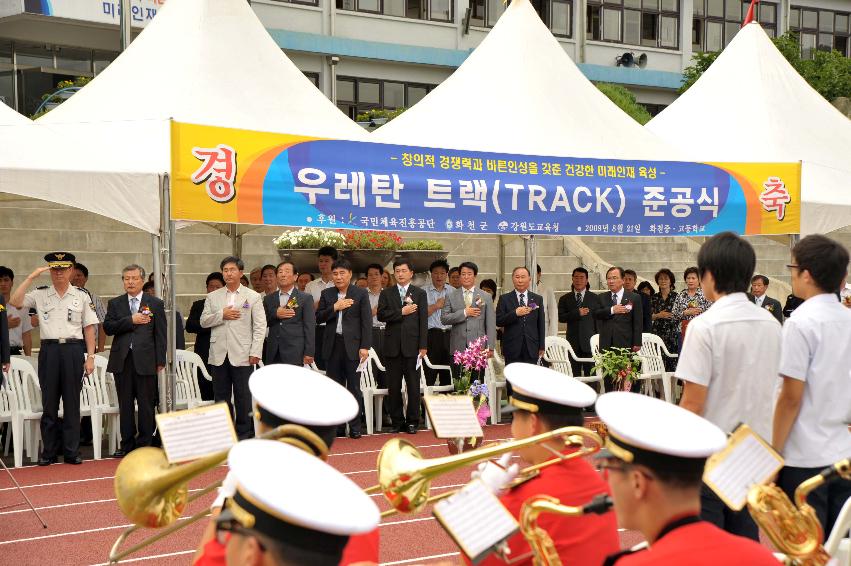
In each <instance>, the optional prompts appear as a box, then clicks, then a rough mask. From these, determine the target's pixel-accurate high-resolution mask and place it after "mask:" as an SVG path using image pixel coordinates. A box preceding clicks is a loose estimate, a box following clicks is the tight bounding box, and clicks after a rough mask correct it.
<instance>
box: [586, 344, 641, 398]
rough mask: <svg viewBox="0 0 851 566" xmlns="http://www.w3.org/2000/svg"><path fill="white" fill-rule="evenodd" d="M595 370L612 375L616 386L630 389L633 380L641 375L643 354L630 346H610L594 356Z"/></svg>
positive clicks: (607, 375)
mask: <svg viewBox="0 0 851 566" xmlns="http://www.w3.org/2000/svg"><path fill="white" fill-rule="evenodd" d="M594 361H595V365H594V370H593V371H601V372H602V373H603V376H604V377H610V378H611V379H612V381H613V382H614V384H615V387H616V388H617V389H619V390H622V391H630V390H631V389H632V382H633V381H635V380H636V379H638V378H639V377H640V376H641V356H639V355H638V352H633V351H632V350H630V349H629V348H610V349H608V350H604V351H602V352H600V353H598V354H596V355H595V356H594Z"/></svg>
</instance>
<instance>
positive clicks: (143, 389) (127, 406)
mask: <svg viewBox="0 0 851 566" xmlns="http://www.w3.org/2000/svg"><path fill="white" fill-rule="evenodd" d="M115 387H116V389H117V390H118V410H119V415H120V417H119V419H120V422H121V449H122V450H124V451H125V452H129V451H131V450H133V449H134V448H137V447H140V446H150V445H151V439H152V438H153V436H154V427H155V426H156V425H155V420H154V416H155V414H156V408H157V401H158V396H159V395H158V391H157V390H158V387H157V376H156V374H154V375H141V374H139V373H136V366H135V364H134V363H133V354H132V352H128V353H127V357H126V358H125V360H124V369H122V370H121V373H120V374H117V375H116V376H115ZM134 401H135V403H136V404H138V406H139V417H138V426H139V431H138V434H137V433H136V411H135V408H134V406H133V404H134Z"/></svg>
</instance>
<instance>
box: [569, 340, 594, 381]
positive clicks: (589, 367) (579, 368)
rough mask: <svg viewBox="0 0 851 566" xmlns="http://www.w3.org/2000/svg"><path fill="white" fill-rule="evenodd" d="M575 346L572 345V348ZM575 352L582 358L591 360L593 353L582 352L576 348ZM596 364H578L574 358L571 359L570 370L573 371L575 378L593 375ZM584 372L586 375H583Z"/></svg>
mask: <svg viewBox="0 0 851 566" xmlns="http://www.w3.org/2000/svg"><path fill="white" fill-rule="evenodd" d="M572 345H573V344H571V346H572ZM573 352H574V353H575V354H576V355H577V356H579V357H580V358H590V357H591V352H582V351H580V350H578V349H576V348H574V349H573ZM593 368H594V364H593V363H591V362H577V361H576V360H574V359H573V358H571V359H570V369H571V370H573V375H574V376H580V375H589V376H590V375H591V373H592V372H593ZM583 372H584V373H583Z"/></svg>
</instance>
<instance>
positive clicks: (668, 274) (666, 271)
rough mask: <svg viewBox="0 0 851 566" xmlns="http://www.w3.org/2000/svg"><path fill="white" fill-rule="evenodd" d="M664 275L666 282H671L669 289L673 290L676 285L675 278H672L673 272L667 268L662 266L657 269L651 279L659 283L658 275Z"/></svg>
mask: <svg viewBox="0 0 851 566" xmlns="http://www.w3.org/2000/svg"><path fill="white" fill-rule="evenodd" d="M660 275H665V276H666V277H667V278H668V282H670V283H671V290H672V291H673V290H674V289H675V288H676V287H675V286H674V284H675V282H676V280H675V279H674V272H673V271H671V270H670V269H668V268H667V267H663V268H662V269H660V270H659V271H657V272H656V275H654V276H653V280H654V281H656V284H657V285H658V284H659V276H660Z"/></svg>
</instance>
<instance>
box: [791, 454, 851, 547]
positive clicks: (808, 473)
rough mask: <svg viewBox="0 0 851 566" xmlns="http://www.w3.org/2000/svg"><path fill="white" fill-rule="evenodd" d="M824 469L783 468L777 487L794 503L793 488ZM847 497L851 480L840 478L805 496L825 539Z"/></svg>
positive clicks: (850, 487) (849, 494) (849, 492)
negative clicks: (813, 510)
mask: <svg viewBox="0 0 851 566" xmlns="http://www.w3.org/2000/svg"><path fill="white" fill-rule="evenodd" d="M825 467H827V466H824V467H822V468H795V467H792V466H784V467H783V469H781V470H780V474H779V475H778V476H777V485H778V486H779V487H780V489H782V490H783V491H784V492H786V495H788V496H789V499H790V500H792V501H795V488H797V487H798V486H799V485H801V482H803V481H804V480H808V479H810V478H811V477H813V476H815V475H818V473H819V472H821V471H822V470H823V469H824V468H825ZM849 497H851V480H844V479H842V478H837V479H835V480H833V481H831V482H829V483H826V484H824V485H822V486H819V488H818V489H814V490H813V491H811V492H810V494H809V495H808V496H807V503H809V504H810V505H811V506H812V508H813V509H815V512H816V516H817V517H818V520H819V523H821V526H822V527H823V528H824V537H825V538H827V537H828V536H829V535H830V532H831V531H832V530H833V525H834V524H836V519H837V518H838V517H839V510H840V509H842V506H843V505H844V504H845V502H846V501H847V500H848V498H849Z"/></svg>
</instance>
